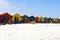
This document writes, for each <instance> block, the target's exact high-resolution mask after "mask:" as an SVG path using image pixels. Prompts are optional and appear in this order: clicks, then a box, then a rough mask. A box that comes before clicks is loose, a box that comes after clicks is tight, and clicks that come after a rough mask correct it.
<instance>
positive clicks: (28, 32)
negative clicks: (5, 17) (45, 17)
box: [0, 24, 60, 40]
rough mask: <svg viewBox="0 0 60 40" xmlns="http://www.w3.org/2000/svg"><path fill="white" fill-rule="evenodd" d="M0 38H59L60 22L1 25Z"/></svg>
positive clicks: (58, 39)
mask: <svg viewBox="0 0 60 40" xmlns="http://www.w3.org/2000/svg"><path fill="white" fill-rule="evenodd" d="M0 40H60V24H15V25H5V26H4V25H3V26H0Z"/></svg>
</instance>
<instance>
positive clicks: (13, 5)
mask: <svg viewBox="0 0 60 40" xmlns="http://www.w3.org/2000/svg"><path fill="white" fill-rule="evenodd" d="M4 12H8V13H9V14H15V13H18V14H20V15H24V14H26V15H28V16H31V15H33V16H44V17H54V18H57V17H58V18H60V15H59V14H60V0H0V14H2V13H4Z"/></svg>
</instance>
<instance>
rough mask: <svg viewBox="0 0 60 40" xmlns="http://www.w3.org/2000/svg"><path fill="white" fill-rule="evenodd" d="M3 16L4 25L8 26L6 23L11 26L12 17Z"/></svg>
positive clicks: (8, 15)
mask: <svg viewBox="0 0 60 40" xmlns="http://www.w3.org/2000/svg"><path fill="white" fill-rule="evenodd" d="M1 16H2V24H6V23H8V24H10V23H11V18H12V16H11V15H10V14H8V13H4V14H2V15H1Z"/></svg>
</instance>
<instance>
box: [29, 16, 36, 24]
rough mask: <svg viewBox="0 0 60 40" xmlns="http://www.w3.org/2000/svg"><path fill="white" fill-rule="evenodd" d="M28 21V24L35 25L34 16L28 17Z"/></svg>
mask: <svg viewBox="0 0 60 40" xmlns="http://www.w3.org/2000/svg"><path fill="white" fill-rule="evenodd" d="M29 21H30V23H33V24H34V23H36V22H35V17H34V16H30V17H29Z"/></svg>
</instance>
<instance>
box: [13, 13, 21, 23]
mask: <svg viewBox="0 0 60 40" xmlns="http://www.w3.org/2000/svg"><path fill="white" fill-rule="evenodd" d="M15 18H16V20H18V21H21V20H22V16H21V15H19V14H17V13H16V14H14V15H13V16H12V23H14V20H15Z"/></svg>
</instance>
